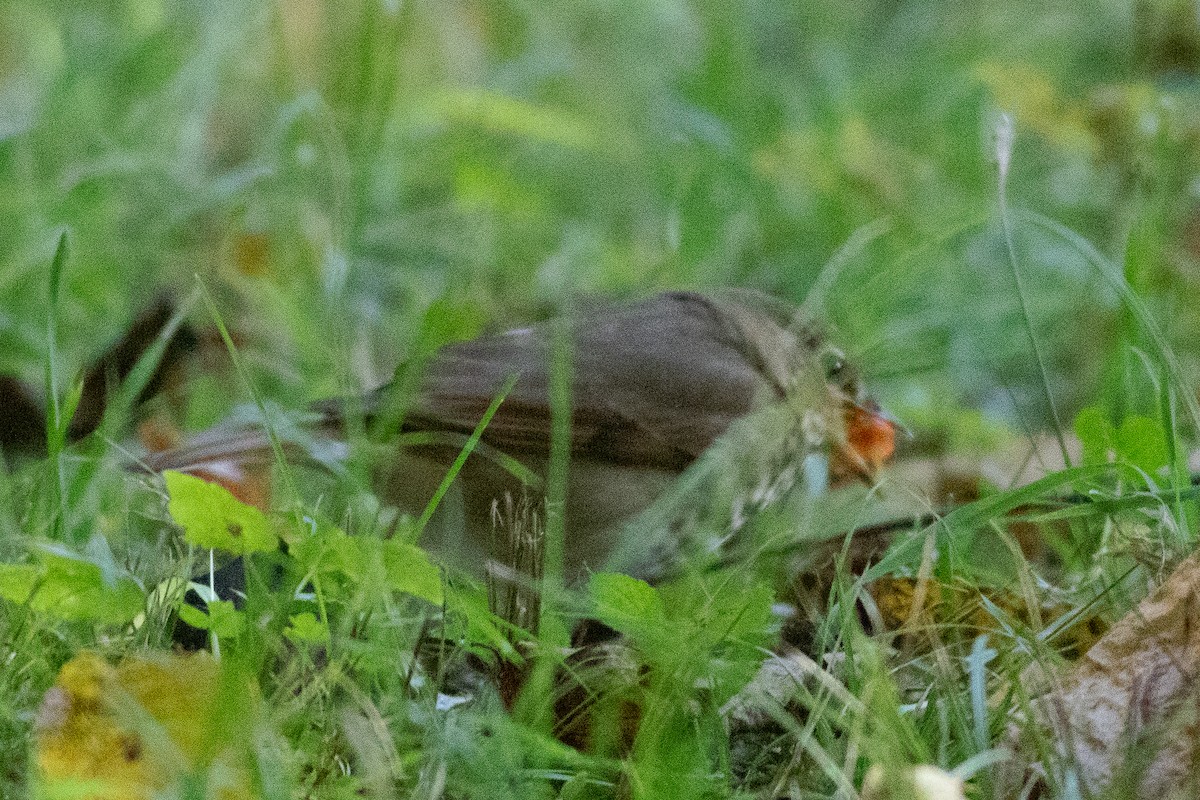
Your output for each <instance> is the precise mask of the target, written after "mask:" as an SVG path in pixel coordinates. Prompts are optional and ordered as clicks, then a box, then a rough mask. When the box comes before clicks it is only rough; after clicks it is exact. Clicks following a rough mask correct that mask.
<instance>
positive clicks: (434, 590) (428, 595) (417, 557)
mask: <svg viewBox="0 0 1200 800" xmlns="http://www.w3.org/2000/svg"><path fill="white" fill-rule="evenodd" d="M381 554H382V556H383V568H384V571H385V572H386V573H387V577H388V584H389V585H390V586H391V587H392V588H393V589H395V590H396V591H398V592H407V593H408V594H411V595H412V596H413V597H420V598H421V599H423V600H428V601H429V602H431V603H433V604H434V605H441V604H442V601H443V597H442V571H441V570H440V569H438V567H437V566H436V565H435V564H434V563H433V562H432V561H430V560H429V554H428V553H426V552H425V551H424V550H422V549H421V548H420V547H417V546H416V545H415V544H407V543H405V542H400V541H397V540H395V539H389V540H387V541H385V542H383V547H382V553H381Z"/></svg>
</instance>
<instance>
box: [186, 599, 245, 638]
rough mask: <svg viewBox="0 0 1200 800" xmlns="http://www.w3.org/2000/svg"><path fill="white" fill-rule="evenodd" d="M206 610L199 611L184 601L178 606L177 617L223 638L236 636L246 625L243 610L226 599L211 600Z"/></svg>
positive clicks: (194, 626)
mask: <svg viewBox="0 0 1200 800" xmlns="http://www.w3.org/2000/svg"><path fill="white" fill-rule="evenodd" d="M207 606H208V610H207V611H201V610H200V609H198V608H196V607H195V606H193V605H188V604H187V603H184V604H182V605H180V606H179V618H180V619H181V620H183V621H184V622H186V623H187V624H188V625H191V626H192V627H193V628H198V629H200V630H202V631H211V632H212V633H213V634H215V635H217V636H220V637H222V638H225V639H233V638H236V637H237V635H238V634H239V633H241V632H242V630H243V629H244V628H245V626H246V614H245V612H242V611H238V610H237V607H236V606H234V604H233V603H231V602H229V601H228V600H212V601H210V602H209V603H207Z"/></svg>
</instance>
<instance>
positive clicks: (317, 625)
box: [283, 611, 329, 644]
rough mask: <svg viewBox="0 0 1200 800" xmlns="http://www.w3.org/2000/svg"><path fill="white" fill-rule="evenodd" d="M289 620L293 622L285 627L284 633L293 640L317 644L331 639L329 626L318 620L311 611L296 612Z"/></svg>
mask: <svg viewBox="0 0 1200 800" xmlns="http://www.w3.org/2000/svg"><path fill="white" fill-rule="evenodd" d="M289 620H290V622H291V624H290V625H288V627H287V628H285V629H284V631H283V635H284V636H286V637H288V638H289V639H291V640H292V641H294V642H312V643H317V644H320V643H322V642H328V641H329V626H328V625H326V624H324V623H323V622H320V621H318V620H317V616H316V615H315V614H313V613H312V612H311V611H305V612H303V613H300V614H294V615H292V616H291V617H290V618H289Z"/></svg>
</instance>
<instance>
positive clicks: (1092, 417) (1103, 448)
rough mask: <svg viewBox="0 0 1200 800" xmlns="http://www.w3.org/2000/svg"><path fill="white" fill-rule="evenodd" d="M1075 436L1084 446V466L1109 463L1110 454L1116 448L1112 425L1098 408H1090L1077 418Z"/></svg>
mask: <svg viewBox="0 0 1200 800" xmlns="http://www.w3.org/2000/svg"><path fill="white" fill-rule="evenodd" d="M1075 435H1076V436H1078V437H1079V442H1080V443H1081V444H1082V445H1083V463H1084V464H1105V463H1108V457H1109V452H1110V451H1111V450H1112V449H1113V448H1114V447H1115V446H1116V433H1115V431H1113V426H1112V423H1111V422H1109V421H1108V418H1107V417H1106V416H1105V415H1104V412H1103V411H1101V410H1100V409H1099V408H1098V407H1096V406H1088V407H1087V408H1085V409H1083V410H1082V411H1080V412H1079V414H1078V415H1077V416H1076V417H1075Z"/></svg>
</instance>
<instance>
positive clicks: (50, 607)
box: [0, 554, 146, 625]
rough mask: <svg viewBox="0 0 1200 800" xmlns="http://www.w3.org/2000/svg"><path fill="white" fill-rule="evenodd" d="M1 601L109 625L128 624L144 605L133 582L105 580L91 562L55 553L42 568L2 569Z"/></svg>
mask: <svg viewBox="0 0 1200 800" xmlns="http://www.w3.org/2000/svg"><path fill="white" fill-rule="evenodd" d="M0 597H3V598H4V599H5V600H8V601H10V602H13V603H20V604H25V603H28V604H29V607H30V608H32V609H34V610H36V611H39V612H42V613H45V614H49V615H51V616H54V617H57V618H59V619H64V620H80V621H87V622H97V623H101V624H111V625H116V624H121V623H125V622H129V621H130V620H132V619H133V618H134V617H135V616H137V615H138V614H139V613H141V611H142V610H143V608H144V607H145V603H146V596H145V593H144V592H143V591H142V589H141V587H140V586H138V585H137V583H136V582H135V581H133V580H131V579H129V578H120V579H117V580H115V581H106V580H105V579H104V574H103V572H102V571H101V569H100V567H98V566H97V565H95V564H93V563H91V562H90V561H87V560H85V559H83V558H80V557H77V556H73V555H71V556H68V555H53V554H47V555H46V556H45V560H44V562H43V563H42V564H2V565H0Z"/></svg>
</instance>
